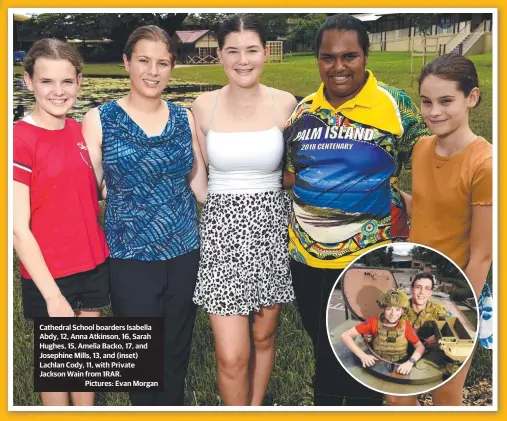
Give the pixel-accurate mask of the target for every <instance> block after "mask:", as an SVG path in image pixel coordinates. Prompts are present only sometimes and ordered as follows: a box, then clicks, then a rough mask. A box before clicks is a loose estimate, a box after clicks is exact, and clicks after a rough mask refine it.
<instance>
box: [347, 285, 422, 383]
mask: <svg viewBox="0 0 507 421" xmlns="http://www.w3.org/2000/svg"><path fill="white" fill-rule="evenodd" d="M377 302H378V304H379V307H380V308H382V315H381V316H380V317H370V318H368V319H367V320H366V321H364V322H363V323H359V324H358V325H357V326H354V327H353V328H351V329H349V330H347V331H346V332H344V333H343V334H342V335H341V340H342V342H343V343H344V344H345V345H346V346H347V348H348V349H349V350H350V351H351V352H353V353H354V354H355V355H356V356H357V357H358V358H359V359H360V360H361V363H362V364H363V367H372V366H373V365H374V364H375V362H376V361H377V360H378V358H377V357H376V356H374V355H368V354H366V353H365V352H364V351H363V350H362V349H361V348H359V346H357V344H356V343H355V341H354V339H355V338H356V337H357V336H359V335H372V336H373V341H372V348H373V350H374V351H375V354H377V355H378V356H379V357H380V358H382V359H384V360H387V361H389V362H393V363H400V362H401V361H403V360H405V359H406V358H407V356H408V344H409V343H411V344H412V345H413V346H414V348H415V351H414V353H413V354H412V356H411V357H410V358H409V359H408V360H407V361H405V362H403V363H401V364H400V365H399V366H397V368H396V371H397V372H398V373H400V374H409V373H410V371H411V370H412V367H413V366H414V365H415V363H416V362H417V360H419V358H421V356H422V354H423V353H424V345H423V344H422V343H421V341H420V340H419V338H418V337H417V335H416V334H415V332H414V329H413V328H412V326H411V324H410V322H409V321H407V320H401V316H402V314H403V311H404V309H406V308H408V306H409V301H408V297H407V295H406V294H405V293H404V292H402V291H400V290H396V289H390V290H388V291H386V292H383V293H382V294H380V297H379V299H378V300H377Z"/></svg>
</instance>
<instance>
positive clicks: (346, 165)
mask: <svg viewBox="0 0 507 421" xmlns="http://www.w3.org/2000/svg"><path fill="white" fill-rule="evenodd" d="M367 74H368V78H367V81H366V83H365V84H364V86H363V87H362V89H361V90H360V91H359V92H358V94H357V95H356V96H355V97H354V98H352V99H350V100H348V101H347V102H345V103H344V104H342V105H341V106H339V107H338V108H336V109H335V108H334V107H333V106H332V105H331V104H329V102H328V101H327V99H326V97H325V94H324V84H322V85H321V86H320V88H319V90H318V91H317V92H315V93H313V94H311V95H309V96H307V97H306V98H304V99H303V100H302V101H301V102H300V103H299V104H298V106H297V107H296V109H295V111H294V112H293V114H292V116H291V117H290V119H289V120H288V121H287V124H286V127H285V130H284V138H285V141H286V146H287V153H286V165H285V167H286V168H285V169H286V170H287V171H290V172H293V173H295V185H294V187H293V189H292V192H291V194H292V199H293V211H292V216H291V221H290V224H289V238H290V240H289V253H290V255H291V257H292V258H293V259H295V260H296V261H299V262H301V263H304V264H307V265H309V266H313V267H317V268H337V269H339V268H344V267H346V266H347V265H348V264H349V263H350V262H351V261H352V260H353V259H355V258H356V257H357V256H359V255H360V254H362V253H364V252H365V251H367V250H368V249H370V248H371V247H374V246H378V245H381V244H387V243H389V242H391V241H392V240H394V239H401V240H405V239H406V238H407V237H408V222H407V215H406V211H405V208H404V203H403V201H402V200H401V196H400V193H399V191H398V190H397V187H396V181H397V177H398V176H399V174H400V171H401V169H402V167H403V166H405V168H406V169H410V155H411V152H412V147H413V146H414V144H415V142H416V141H417V139H419V138H420V137H421V136H426V135H427V131H426V126H425V125H424V121H423V119H422V117H421V116H420V114H419V110H418V109H417V107H416V106H415V104H414V103H413V102H412V100H411V99H410V97H409V96H408V95H407V94H406V93H405V92H404V91H402V90H400V89H396V88H393V87H391V86H387V85H385V84H383V83H381V82H377V80H376V79H375V77H374V76H373V74H372V73H371V72H370V71H367Z"/></svg>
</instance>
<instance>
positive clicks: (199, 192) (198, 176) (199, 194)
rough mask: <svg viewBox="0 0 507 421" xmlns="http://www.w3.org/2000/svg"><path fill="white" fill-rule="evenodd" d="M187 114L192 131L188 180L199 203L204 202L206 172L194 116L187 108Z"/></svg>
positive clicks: (206, 192)
mask: <svg viewBox="0 0 507 421" xmlns="http://www.w3.org/2000/svg"><path fill="white" fill-rule="evenodd" d="M187 116H188V124H189V125H190V130H191V132H192V151H193V153H194V166H193V167H192V171H191V172H190V175H189V178H188V180H189V183H190V188H191V189H192V191H193V192H194V195H195V198H196V199H197V201H198V202H199V203H204V202H205V201H206V196H207V194H208V173H207V171H206V164H205V161H204V158H203V156H202V153H201V148H200V146H199V143H200V142H199V139H198V135H197V133H198V130H199V129H196V125H195V121H194V117H193V115H192V113H191V112H190V111H189V110H187Z"/></svg>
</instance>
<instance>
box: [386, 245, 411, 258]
mask: <svg viewBox="0 0 507 421" xmlns="http://www.w3.org/2000/svg"><path fill="white" fill-rule="evenodd" d="M391 246H392V248H393V253H394V254H397V255H398V256H408V255H409V254H410V251H411V250H412V248H413V247H414V244H412V243H393V244H391Z"/></svg>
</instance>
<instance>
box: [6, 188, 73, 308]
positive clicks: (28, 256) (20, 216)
mask: <svg viewBox="0 0 507 421" xmlns="http://www.w3.org/2000/svg"><path fill="white" fill-rule="evenodd" d="M13 196H14V202H13V205H14V209H13V228H14V236H13V238H14V249H15V250H16V253H17V254H18V256H19V259H20V260H21V262H22V263H23V266H24V267H25V269H26V270H27V272H28V273H29V274H30V276H31V277H32V280H33V282H34V283H35V285H36V286H37V288H38V289H39V291H40V293H41V294H42V296H43V297H44V300H46V306H47V311H48V314H49V316H50V317H74V310H72V307H71V306H70V304H69V303H68V302H67V300H66V299H65V297H64V296H63V295H62V293H61V292H60V288H58V285H56V282H55V280H54V279H53V277H52V276H51V273H50V272H49V269H48V267H47V265H46V262H45V261H44V257H43V256H42V252H41V250H40V247H39V244H38V243H37V240H36V239H35V237H34V236H33V234H32V231H31V230H30V188H29V187H28V186H27V185H25V184H23V183H20V182H18V181H14V189H13Z"/></svg>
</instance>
